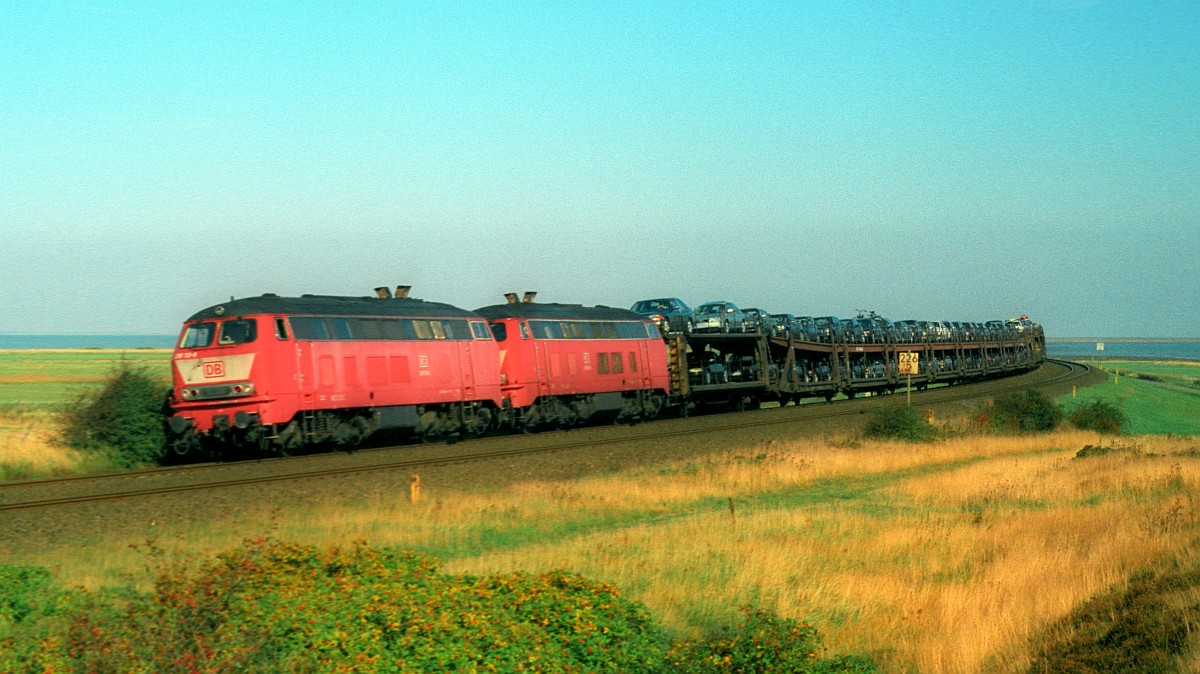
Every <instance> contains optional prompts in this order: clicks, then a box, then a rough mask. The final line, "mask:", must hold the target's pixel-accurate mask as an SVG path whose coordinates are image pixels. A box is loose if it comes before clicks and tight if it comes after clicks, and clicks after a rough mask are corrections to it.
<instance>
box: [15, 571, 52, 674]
mask: <svg viewBox="0 0 1200 674" xmlns="http://www.w3.org/2000/svg"><path fill="white" fill-rule="evenodd" d="M68 601H69V595H68V594H67V593H64V592H62V591H60V590H59V589H58V588H57V587H56V586H55V585H54V584H53V583H52V581H51V578H50V572H49V571H47V570H46V569H43V568H40V567H36V566H25V565H19V564H4V565H0V672H13V673H14V674H16V673H18V672H29V673H30V674H34V673H41V672H58V671H68V670H67V668H66V666H65V663H66V654H65V653H62V652H61V649H60V648H59V647H58V646H59V643H60V641H59V635H60V634H61V633H62V631H63V629H62V622H61V620H60V618H61V616H62V615H63V614H64V613H65V609H64V607H65V605H66V603H67V602H68Z"/></svg>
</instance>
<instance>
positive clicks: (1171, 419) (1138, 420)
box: [1059, 361, 1200, 435]
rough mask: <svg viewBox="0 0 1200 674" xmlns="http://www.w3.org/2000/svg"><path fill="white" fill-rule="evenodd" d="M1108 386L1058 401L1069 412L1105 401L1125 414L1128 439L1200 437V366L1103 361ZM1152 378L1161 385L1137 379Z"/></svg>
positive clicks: (1091, 389)
mask: <svg viewBox="0 0 1200 674" xmlns="http://www.w3.org/2000/svg"><path fill="white" fill-rule="evenodd" d="M1099 365H1101V366H1103V368H1104V369H1105V370H1106V371H1107V372H1108V373H1109V379H1108V383H1106V384H1100V385H1097V386H1089V387H1087V388H1082V389H1079V391H1078V393H1077V397H1076V398H1075V399H1072V397H1071V396H1070V395H1066V396H1062V397H1060V398H1059V403H1060V404H1061V405H1062V406H1063V408H1064V409H1066V410H1067V411H1068V412H1069V411H1070V410H1072V409H1074V408H1075V406H1077V405H1079V404H1082V403H1086V402H1090V401H1092V400H1097V399H1100V400H1105V401H1107V402H1109V403H1112V404H1114V405H1117V406H1119V407H1120V408H1121V410H1122V411H1124V413H1125V416H1126V417H1127V418H1128V423H1127V425H1126V427H1125V428H1124V431H1125V433H1126V434H1127V435H1167V434H1174V435H1200V388H1197V387H1196V384H1195V382H1196V380H1197V378H1200V366H1198V365H1189V364H1184V363H1163V362H1152V361H1146V362H1142V361H1102V362H1101V363H1099ZM1139 375H1150V376H1153V377H1156V378H1158V379H1159V380H1161V381H1152V380H1149V379H1143V378H1138V376H1139Z"/></svg>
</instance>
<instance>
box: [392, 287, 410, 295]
mask: <svg viewBox="0 0 1200 674" xmlns="http://www.w3.org/2000/svg"><path fill="white" fill-rule="evenodd" d="M411 288H412V286H396V297H400V298H404V297H408V291H409V289H411Z"/></svg>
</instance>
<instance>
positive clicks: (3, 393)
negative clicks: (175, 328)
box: [0, 349, 171, 410]
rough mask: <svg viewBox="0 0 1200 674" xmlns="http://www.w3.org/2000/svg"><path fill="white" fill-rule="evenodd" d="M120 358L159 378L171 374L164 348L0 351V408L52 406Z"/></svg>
mask: <svg viewBox="0 0 1200 674" xmlns="http://www.w3.org/2000/svg"><path fill="white" fill-rule="evenodd" d="M121 361H126V362H127V363H129V364H131V365H144V366H146V367H147V368H148V369H149V371H150V372H151V373H154V374H161V375H162V377H163V379H168V378H169V377H170V376H171V369H170V368H171V353H170V352H169V351H165V350H158V349H138V350H130V351H119V350H107V349H105V350H101V349H80V350H69V351H36V350H8V351H0V408H9V409H16V408H20V409H27V410H52V409H56V408H58V407H61V406H62V405H63V404H64V403H66V402H68V401H70V400H71V399H72V398H74V397H75V396H76V395H78V394H79V393H80V392H81V391H82V390H83V389H85V388H86V387H88V386H91V385H95V384H99V383H100V382H102V381H103V380H104V379H105V378H106V377H107V376H108V375H110V374H111V373H112V372H113V371H114V369H115V368H116V367H117V365H119V364H120V362H121Z"/></svg>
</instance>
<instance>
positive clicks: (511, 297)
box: [504, 293, 517, 304]
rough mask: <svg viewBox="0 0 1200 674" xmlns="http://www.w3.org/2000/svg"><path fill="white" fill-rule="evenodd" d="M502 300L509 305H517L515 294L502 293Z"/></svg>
mask: <svg viewBox="0 0 1200 674" xmlns="http://www.w3.org/2000/svg"><path fill="white" fill-rule="evenodd" d="M504 299H506V300H508V303H509V304H516V303H517V294H516V293H504Z"/></svg>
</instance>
